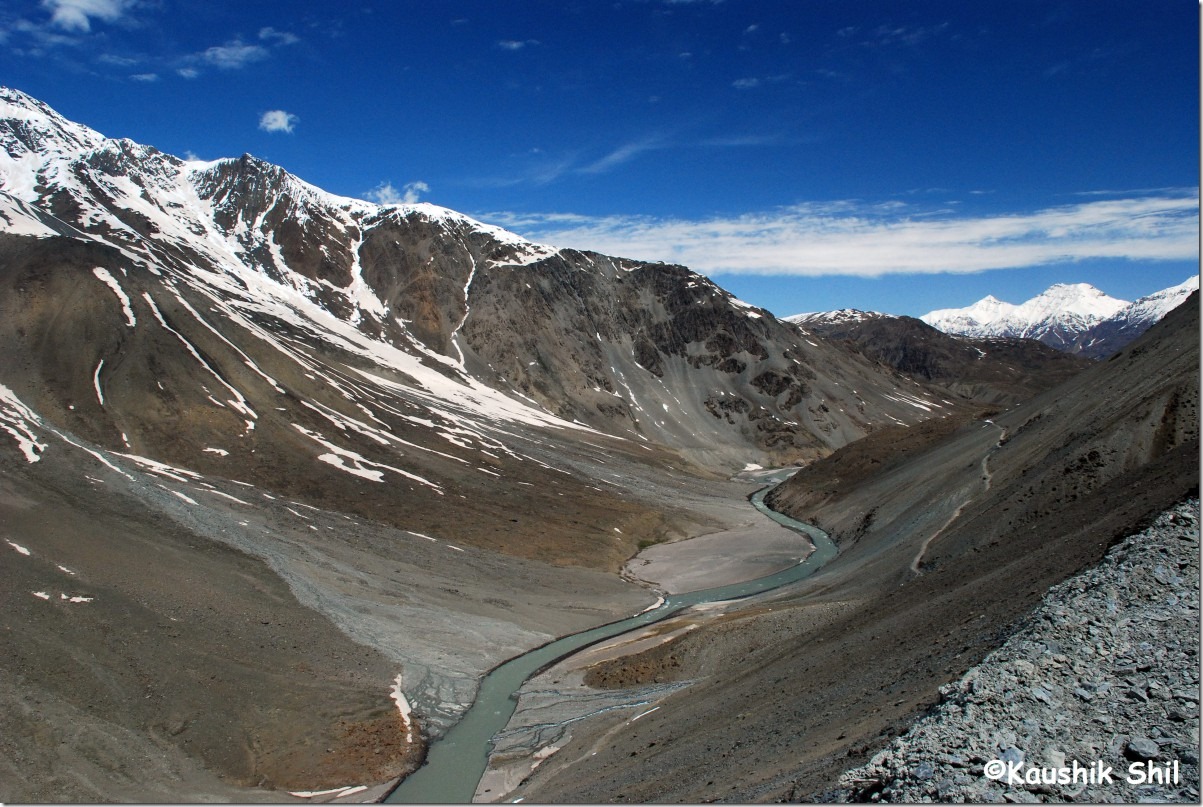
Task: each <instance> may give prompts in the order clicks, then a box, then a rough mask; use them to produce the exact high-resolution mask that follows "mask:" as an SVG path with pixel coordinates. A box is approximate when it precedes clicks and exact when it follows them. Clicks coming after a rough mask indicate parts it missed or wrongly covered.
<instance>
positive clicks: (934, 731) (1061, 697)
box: [840, 499, 1199, 804]
mask: <svg viewBox="0 0 1203 807" xmlns="http://www.w3.org/2000/svg"><path fill="white" fill-rule="evenodd" d="M1198 581H1199V500H1198V499H1191V500H1188V501H1186V502H1182V503H1181V504H1178V505H1175V506H1174V507H1173V508H1171V509H1170V510H1169V511H1167V512H1165V513H1163V514H1162V515H1161V516H1159V517H1158V518H1157V520H1156V522H1155V523H1154V524H1153V525H1152V526H1150V527H1149V528H1147V529H1145V530H1143V531H1141V532H1139V533H1137V534H1135V535H1132V536H1130V537H1128V538H1126V539H1124V540H1123V541H1122V542H1121V543H1119V544H1118V545H1116V546H1115V547H1113V548H1112V549H1111V551H1109V552H1108V553H1107V556H1106V557H1105V558H1104V559H1103V562H1102V563H1100V564H1099V565H1098V566H1096V567H1094V568H1093V569H1089V570H1087V571H1085V572H1083V573H1082V574H1080V575H1076V576H1074V577H1072V578H1070V579H1069V580H1066V581H1065V582H1063V583H1059V584H1058V585H1056V586H1053V588H1051V589H1050V590H1049V592H1048V594H1047V595H1046V596H1045V598H1044V601H1043V602H1042V603H1041V604H1040V607H1039V608H1037V609H1036V610H1035V611H1034V612H1033V613H1032V614H1031V616H1030V617H1029V618H1028V619H1027V620H1025V623H1024V625H1023V627H1022V628H1021V629H1020V630H1019V631H1018V632H1017V633H1016V634H1015V635H1014V636H1012V637H1011V638H1010V639H1008V640H1007V643H1006V644H1005V645H1003V646H1002V647H1001V648H999V649H998V650H995V651H994V652H992V653H991V654H990V655H989V656H987V657H986V659H985V660H984V661H983V662H982V663H981V664H979V665H977V666H975V667H974V668H973V669H971V670H970V671H969V672H968V673H967V674H965V675H964V676H963V677H962V678H961V679H960V680H959V681H956V682H955V683H952V684H949V685H946V686H944V687H942V688H941V690H940V696H941V702H940V704H939V706H938V707H937V708H936V709H935V710H934V711H933V712H932V713H931V714H929V715H926V716H924V717H923V718H921V719H920V720H919V721H918V722H917V723H916V724H915V725H914V726H912V727H911V729H910V730H909V731H908V732H907V733H906V735H904V736H903V737H900V738H898V739H897V740H895V741H894V742H893V743H891V744H890V747H889V748H887V749H884V750H882V751H880V752H879V753H877V754H875V755H874V756H873V758H872V759H871V760H870V762H869V764H868V765H865V766H862V767H860V768H857V769H855V770H852V771H848V772H847V773H845V774H844V776H843V777H842V778H841V785H842V786H843V790H842V792H841V793H840V796H841V799H840V800H842V801H853V802H862V803H863V802H865V801H888V802H891V803H904V802H905V803H912V804H914V803H917V802H920V801H923V800H924V799H937V800H939V801H942V802H979V803H981V802H993V803H1001V802H1002V801H1004V800H1006V801H1011V802H1025V801H1026V802H1034V801H1037V800H1047V801H1071V800H1072V801H1084V802H1089V803H1094V804H1108V803H1115V802H1120V803H1126V804H1136V803H1140V802H1144V803H1149V802H1179V803H1184V804H1185V803H1191V802H1195V801H1198V799H1199V741H1198V737H1197V729H1198V716H1199V586H1198ZM1100 635H1101V636H1102V637H1104V638H1103V639H1102V640H1101V641H1100V638H1099V637H1100ZM1100 644H1102V646H1103V649H1105V650H1106V651H1107V653H1106V655H1103V654H1100V652H1099V646H1100ZM1192 729H1194V730H1193V731H1192ZM992 760H999V761H1004V762H1006V763H1009V764H1013V765H1014V766H1015V769H1014V770H1013V771H1012V770H1005V769H1004V772H1003V773H1002V774H1001V775H995V776H993V777H988V776H986V775H985V774H986V770H985V765H986V764H988V763H990V762H991V761H992ZM1097 763H1102V766H1104V767H1103V768H1102V769H1101V770H1100V768H1099V767H1098V765H1097ZM1075 765H1076V768H1075ZM1091 766H1095V770H1094V772H1093V775H1090V774H1086V773H1084V771H1086V770H1088V769H1089V768H1091ZM1062 769H1067V771H1066V773H1065V774H1064V775H1062V774H1061V770H1062ZM1107 769H1110V771H1111V773H1110V775H1107V776H1103V775H1100V774H1101V773H1102V772H1103V771H1105V770H1107ZM1033 771H1035V773H1033ZM1045 771H1048V772H1049V773H1045ZM1075 773H1077V774H1078V775H1077V776H1076V778H1075ZM1167 773H1168V774H1169V775H1167Z"/></svg>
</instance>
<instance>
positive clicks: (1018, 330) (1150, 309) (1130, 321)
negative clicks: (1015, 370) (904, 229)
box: [919, 276, 1199, 359]
mask: <svg viewBox="0 0 1203 807" xmlns="http://www.w3.org/2000/svg"><path fill="white" fill-rule="evenodd" d="M1198 288H1199V278H1198V277H1197V276H1196V277H1191V278H1188V279H1187V280H1186V281H1184V282H1183V283H1181V284H1179V285H1177V286H1172V287H1170V288H1168V289H1163V290H1161V291H1158V292H1154V293H1153V294H1150V295H1148V296H1145V297H1142V298H1140V299H1139V300H1136V301H1135V302H1128V301H1126V300H1118V299H1116V298H1114V297H1108V296H1107V295H1106V294H1104V293H1103V292H1101V291H1099V290H1098V289H1096V288H1094V287H1093V286H1091V285H1090V284H1088V283H1072V284H1066V283H1058V284H1055V285H1053V286H1050V287H1049V288H1048V289H1046V290H1045V291H1044V292H1042V293H1040V294H1038V295H1037V296H1035V297H1033V298H1032V299H1030V300H1027V301H1026V302H1024V303H1021V304H1019V305H1013V304H1011V303H1007V302H1003V301H1002V300H999V299H997V298H995V297H994V296H987V297H985V298H984V299H981V300H979V301H978V302H976V303H974V304H973V305H971V306H968V307H966V308H945V309H940V310H938V311H931V312H928V313H927V314H924V315H923V316H922V317H920V318H919V319H921V320H923V321H924V322H926V323H927V324H928V325H931V326H933V327H935V328H938V329H939V330H941V331H944V332H945V333H950V334H958V335H961V336H971V337H977V338H986V337H1010V338H1022V339H1037V340H1039V341H1041V342H1044V343H1045V344H1047V345H1051V346H1052V347H1055V348H1057V349H1058V350H1064V351H1066V352H1069V353H1076V354H1079V355H1082V356H1086V357H1087V358H1093V359H1100V358H1105V357H1107V356H1109V355H1111V354H1112V353H1114V352H1115V351H1117V350H1119V349H1120V348H1121V347H1123V346H1124V345H1127V344H1128V343H1130V342H1132V341H1133V340H1135V339H1136V337H1138V336H1140V335H1141V334H1142V333H1144V332H1145V331H1147V330H1148V329H1149V328H1150V327H1152V325H1153V324H1154V323H1155V322H1157V321H1158V320H1160V319H1161V318H1162V317H1164V316H1165V315H1166V314H1168V313H1169V312H1170V311H1171V310H1173V309H1174V308H1176V307H1177V306H1179V305H1181V304H1182V302H1183V301H1184V300H1185V299H1186V298H1187V297H1189V296H1190V294H1191V292H1193V291H1196V290H1197V289H1198Z"/></svg>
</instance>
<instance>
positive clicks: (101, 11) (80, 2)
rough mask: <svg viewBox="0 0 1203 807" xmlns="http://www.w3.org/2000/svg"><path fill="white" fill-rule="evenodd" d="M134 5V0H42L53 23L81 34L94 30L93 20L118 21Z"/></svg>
mask: <svg viewBox="0 0 1203 807" xmlns="http://www.w3.org/2000/svg"><path fill="white" fill-rule="evenodd" d="M133 5H134V0H42V8H44V9H46V10H47V11H49V12H50V23H51V24H52V25H54V26H56V27H58V28H61V29H63V30H64V31H73V32H75V33H81V34H86V33H88V32H90V31H91V30H92V21H93V20H100V21H102V22H110V23H111V22H116V21H117V20H119V19H120V18H121V17H122V16H123V15H124V14H125V12H126V11H128V10H129V9H130V8H131V7H133Z"/></svg>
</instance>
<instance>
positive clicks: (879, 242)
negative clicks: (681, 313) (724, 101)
mask: <svg viewBox="0 0 1203 807" xmlns="http://www.w3.org/2000/svg"><path fill="white" fill-rule="evenodd" d="M1198 215H1199V203H1198V193H1197V191H1196V192H1192V193H1191V194H1189V195H1175V196H1157V197H1143V198H1136V197H1130V198H1122V199H1111V200H1106V201H1092V202H1087V203H1085V204H1077V205H1066V206H1062V207H1053V208H1047V209H1044V210H1037V211H1035V212H1031V213H1018V214H998V215H993V216H978V217H968V216H963V217H952V216H949V215H948V214H941V215H938V216H927V215H925V214H924V213H923V212H922V211H912V209H911V207H910V206H908V205H903V204H901V203H898V202H892V203H888V204H886V205H879V206H866V205H863V204H860V203H855V202H835V203H829V204H821V205H820V204H806V205H796V206H794V207H789V208H783V209H780V210H775V211H771V212H767V213H754V214H747V215H742V216H735V217H731V218H712V219H703V220H692V221H691V220H683V219H657V218H650V217H632V216H612V217H587V216H578V215H573V214H535V215H515V214H498V215H494V216H492V217H491V220H495V221H497V223H499V224H501V225H502V226H505V227H507V228H509V229H512V230H515V231H517V232H519V233H522V234H523V235H525V236H527V237H530V238H532V239H534V240H537V241H540V242H543V243H551V244H556V245H560V246H564V247H573V248H577V249H592V250H596V251H598V252H603V253H606V254H610V255H621V256H624V257H630V258H638V259H643V260H649V261H656V260H662V261H667V262H671V263H682V264H685V265H686V266H689V267H690V268H691V269H694V270H696V271H699V272H703V273H707V274H714V275H721V274H755V275H796V276H809V277H819V276H830V275H842V276H860V277H877V276H881V275H887V274H939V273H973V272H981V271H985V270H988V269H1008V268H1021V267H1031V266H1044V265H1049V264H1056V263H1065V262H1073V261H1079V260H1086V259H1092V258H1121V259H1129V260H1136V261H1161V260H1197V258H1198V255H1199V248H1198V244H1199V224H1198Z"/></svg>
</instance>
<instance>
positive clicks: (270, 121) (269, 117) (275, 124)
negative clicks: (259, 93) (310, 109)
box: [259, 109, 300, 134]
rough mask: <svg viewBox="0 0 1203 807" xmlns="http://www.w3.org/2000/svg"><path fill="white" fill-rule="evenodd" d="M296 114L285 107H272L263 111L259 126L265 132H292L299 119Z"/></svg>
mask: <svg viewBox="0 0 1203 807" xmlns="http://www.w3.org/2000/svg"><path fill="white" fill-rule="evenodd" d="M299 120H300V118H298V117H297V116H296V115H294V114H292V113H291V112H285V111H284V110H283V109H272V110H269V111H267V112H264V113H263V116H262V117H261V118H259V128H260V129H262V130H263V131H265V132H287V133H288V134H292V130H293V127H294V126H296V125H297V121H299Z"/></svg>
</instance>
